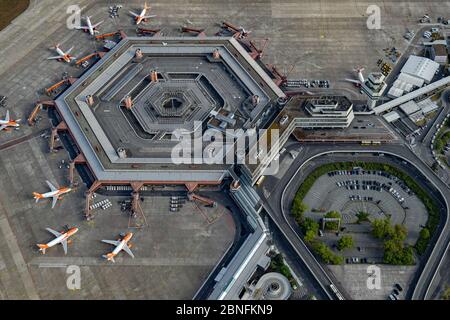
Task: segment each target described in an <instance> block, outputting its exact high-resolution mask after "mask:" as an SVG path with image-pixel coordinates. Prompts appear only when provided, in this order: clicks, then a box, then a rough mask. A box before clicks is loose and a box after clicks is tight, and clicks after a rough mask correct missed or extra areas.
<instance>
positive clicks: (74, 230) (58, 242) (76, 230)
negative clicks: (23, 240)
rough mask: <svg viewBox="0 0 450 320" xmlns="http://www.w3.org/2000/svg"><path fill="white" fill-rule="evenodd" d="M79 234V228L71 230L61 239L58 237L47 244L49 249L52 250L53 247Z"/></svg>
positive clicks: (61, 236)
mask: <svg viewBox="0 0 450 320" xmlns="http://www.w3.org/2000/svg"><path fill="white" fill-rule="evenodd" d="M77 232H78V228H71V229H70V230H69V231H67V232H65V233H63V234H62V235H60V236H59V237H56V238H55V239H53V240H52V241H50V242H49V243H47V246H48V247H49V248H51V247H53V246H55V245H57V244H60V243H61V242H63V241H64V240H66V239H68V238H69V237H71V236H73V235H74V234H75V233H77Z"/></svg>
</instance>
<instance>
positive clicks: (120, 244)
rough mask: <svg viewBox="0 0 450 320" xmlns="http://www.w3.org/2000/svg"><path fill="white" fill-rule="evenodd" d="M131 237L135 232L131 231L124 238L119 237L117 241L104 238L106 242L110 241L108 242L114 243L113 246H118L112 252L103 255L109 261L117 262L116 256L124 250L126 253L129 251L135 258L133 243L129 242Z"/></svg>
mask: <svg viewBox="0 0 450 320" xmlns="http://www.w3.org/2000/svg"><path fill="white" fill-rule="evenodd" d="M131 237H133V233H131V232H129V233H127V234H126V235H125V236H124V237H123V238H122V239H119V240H117V241H114V240H102V242H104V243H108V244H112V245H113V246H116V247H115V248H114V250H113V251H112V252H110V253H107V254H105V255H103V256H102V257H103V258H105V259H107V260H108V261H112V262H115V261H114V257H115V256H117V254H118V253H119V252H120V251H122V250H124V251H125V252H126V253H128V254H129V255H130V256H131V257H132V258H133V259H134V254H133V252H131V250H130V248H131V243H129V241H130V239H131Z"/></svg>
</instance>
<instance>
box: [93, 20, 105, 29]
mask: <svg viewBox="0 0 450 320" xmlns="http://www.w3.org/2000/svg"><path fill="white" fill-rule="evenodd" d="M103 21H105V20H102V21H100V22H98V23H96V24H94V25H92V28H97V27H98V26H99V25H101V24H102V23H103Z"/></svg>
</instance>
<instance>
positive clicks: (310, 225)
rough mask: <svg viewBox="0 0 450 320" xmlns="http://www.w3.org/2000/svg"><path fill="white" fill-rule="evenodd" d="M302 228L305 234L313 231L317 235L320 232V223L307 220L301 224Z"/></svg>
mask: <svg viewBox="0 0 450 320" xmlns="http://www.w3.org/2000/svg"><path fill="white" fill-rule="evenodd" d="M301 227H302V230H303V232H304V233H306V232H307V231H309V230H311V231H314V233H316V234H317V232H318V231H319V223H317V221H315V220H314V219H311V218H305V219H304V220H303V222H302V224H301Z"/></svg>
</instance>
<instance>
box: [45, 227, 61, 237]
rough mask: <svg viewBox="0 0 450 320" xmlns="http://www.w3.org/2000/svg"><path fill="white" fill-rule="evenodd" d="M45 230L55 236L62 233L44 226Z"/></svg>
mask: <svg viewBox="0 0 450 320" xmlns="http://www.w3.org/2000/svg"><path fill="white" fill-rule="evenodd" d="M45 230H47V231H48V232H50V233H51V234H53V235H54V236H55V237H59V236H60V235H61V234H62V233H59V232H58V231H55V230H53V229H50V228H45Z"/></svg>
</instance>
